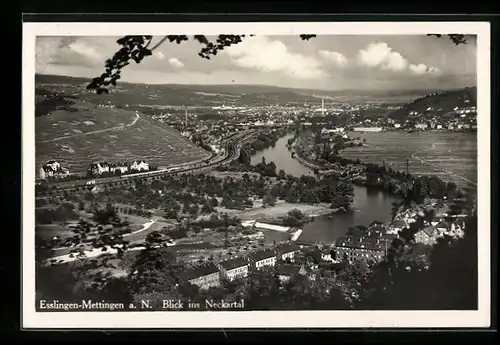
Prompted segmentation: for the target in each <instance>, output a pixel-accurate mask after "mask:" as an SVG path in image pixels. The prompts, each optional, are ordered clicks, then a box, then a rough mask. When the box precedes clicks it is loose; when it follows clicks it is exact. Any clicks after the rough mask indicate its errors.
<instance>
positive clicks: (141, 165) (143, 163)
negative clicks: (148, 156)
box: [130, 160, 149, 171]
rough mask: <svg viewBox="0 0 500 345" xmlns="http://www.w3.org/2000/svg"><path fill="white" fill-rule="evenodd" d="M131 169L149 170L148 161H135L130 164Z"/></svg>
mask: <svg viewBox="0 0 500 345" xmlns="http://www.w3.org/2000/svg"><path fill="white" fill-rule="evenodd" d="M130 170H134V171H148V170H149V164H148V163H146V161H143V160H141V161H134V162H133V163H132V164H131V165H130Z"/></svg>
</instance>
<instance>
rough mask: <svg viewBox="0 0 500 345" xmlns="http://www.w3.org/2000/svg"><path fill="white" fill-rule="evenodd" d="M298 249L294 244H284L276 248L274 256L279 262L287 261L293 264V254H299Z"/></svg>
mask: <svg viewBox="0 0 500 345" xmlns="http://www.w3.org/2000/svg"><path fill="white" fill-rule="evenodd" d="M299 250H300V248H299V246H297V245H296V244H295V243H284V244H281V245H278V246H277V247H276V255H277V257H278V259H279V260H283V261H286V260H287V259H288V260H290V261H291V262H293V261H294V260H295V254H297V253H298V252H299Z"/></svg>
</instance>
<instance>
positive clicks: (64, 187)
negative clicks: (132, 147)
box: [51, 130, 258, 192]
mask: <svg viewBox="0 0 500 345" xmlns="http://www.w3.org/2000/svg"><path fill="white" fill-rule="evenodd" d="M257 133H258V131H256V130H250V131H245V132H243V133H239V132H237V133H234V134H231V135H230V136H229V137H228V138H227V139H226V142H225V143H224V144H223V150H222V154H220V155H216V156H212V157H210V158H209V159H207V160H203V161H200V162H195V163H192V162H191V163H187V164H181V165H177V166H175V167H169V168H165V169H160V170H155V171H148V172H143V173H136V174H128V175H122V176H116V177H104V178H93V179H82V180H77V181H64V182H58V183H54V184H52V185H51V188H52V190H53V191H58V192H60V191H68V190H74V189H77V188H82V187H89V186H96V185H104V184H109V183H113V182H121V181H128V180H137V179H141V180H142V179H146V180H147V179H153V178H157V177H160V176H165V175H171V174H179V173H186V172H194V171H199V170H205V169H210V168H215V167H218V166H220V165H224V164H228V163H231V162H232V161H234V160H235V159H237V158H238V157H239V155H240V150H241V148H242V146H243V145H245V144H246V143H247V142H248V141H249V140H250V139H252V138H253V137H255V135H256V134H257Z"/></svg>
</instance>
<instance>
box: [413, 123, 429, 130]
mask: <svg viewBox="0 0 500 345" xmlns="http://www.w3.org/2000/svg"><path fill="white" fill-rule="evenodd" d="M428 127H429V126H428V125H427V123H416V124H415V128H416V129H427V128H428Z"/></svg>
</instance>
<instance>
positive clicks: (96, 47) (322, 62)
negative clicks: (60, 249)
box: [35, 35, 477, 90]
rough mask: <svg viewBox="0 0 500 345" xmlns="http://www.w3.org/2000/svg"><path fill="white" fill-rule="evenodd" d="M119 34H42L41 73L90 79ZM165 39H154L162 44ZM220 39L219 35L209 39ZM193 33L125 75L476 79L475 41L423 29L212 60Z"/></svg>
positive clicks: (305, 84)
mask: <svg viewBox="0 0 500 345" xmlns="http://www.w3.org/2000/svg"><path fill="white" fill-rule="evenodd" d="M118 38H119V37H110V36H64V37H56V36H45V37H37V40H36V56H35V60H36V73H42V74H56V75H67V76H75V77H87V78H93V77H96V76H99V75H101V73H103V72H104V62H105V61H106V59H108V58H110V57H112V56H113V54H114V53H115V52H116V51H117V50H118V49H119V48H120V46H119V45H118V44H117V43H116V41H117V39H118ZM160 38H161V37H154V40H153V44H152V45H151V46H153V45H154V42H157V41H158V40H159V39H160ZM208 38H209V39H210V40H214V41H215V37H210V36H209V37H208ZM202 47H203V46H202V45H201V44H200V43H198V42H196V41H194V40H192V39H190V40H189V41H187V42H182V43H181V44H175V43H169V42H168V41H167V42H165V43H164V44H162V45H160V46H159V47H158V48H157V49H155V50H154V51H153V55H152V56H149V57H146V58H145V59H144V60H143V61H142V62H141V63H140V64H136V63H135V62H131V64H130V65H128V66H126V67H125V68H124V69H123V71H122V80H123V81H126V82H133V83H146V84H232V83H234V84H258V85H272V86H281V87H294V88H306V89H323V90H345V89H356V90H377V89H384V90H396V89H426V88H432V89H450V88H459V87H467V86H474V85H476V50H477V47H476V43H475V40H469V42H468V44H465V45H458V46H456V45H455V44H453V42H451V40H449V39H447V38H437V37H429V36H426V35H412V36H407V35H405V36H403V35H391V36H375V35H343V36H339V35H336V36H333V35H324V36H317V37H315V38H312V39H310V40H309V41H303V40H301V39H300V38H299V36H254V37H245V38H244V39H243V42H241V43H239V44H237V45H234V46H231V47H229V48H226V49H225V50H223V51H222V52H220V53H219V54H217V56H214V57H212V58H211V59H210V60H206V59H203V58H201V57H199V56H198V53H199V52H200V50H201V48H202Z"/></svg>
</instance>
